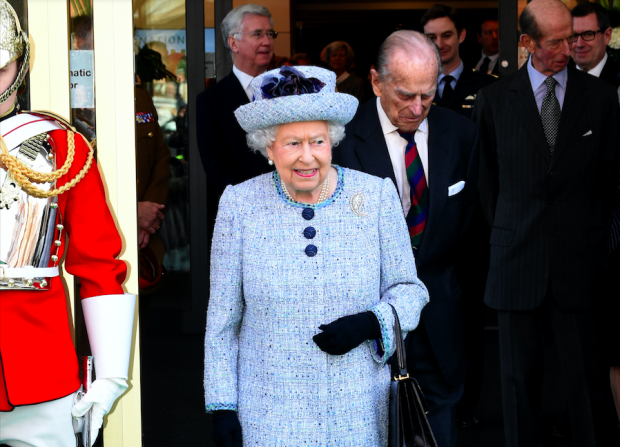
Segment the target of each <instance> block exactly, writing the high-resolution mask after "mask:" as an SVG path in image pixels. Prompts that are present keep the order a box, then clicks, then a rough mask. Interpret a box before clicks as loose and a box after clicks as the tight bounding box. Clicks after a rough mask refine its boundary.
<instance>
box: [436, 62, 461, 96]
mask: <svg viewBox="0 0 620 447" xmlns="http://www.w3.org/2000/svg"><path fill="white" fill-rule="evenodd" d="M464 69H465V66H464V65H463V60H461V63H460V64H459V66H458V67H456V70H454V71H453V72H452V73H448V74H443V73H441V74H440V75H439V79H437V92H438V93H439V97H440V98H443V88H444V87H445V85H446V84H445V82H441V80H442V79H443V78H445V77H446V76H452V77H453V78H454V80H453V81H451V82H450V85H451V86H452V90H454V89H455V88H456V83H457V82H459V78H460V77H461V74H462V73H463V70H464Z"/></svg>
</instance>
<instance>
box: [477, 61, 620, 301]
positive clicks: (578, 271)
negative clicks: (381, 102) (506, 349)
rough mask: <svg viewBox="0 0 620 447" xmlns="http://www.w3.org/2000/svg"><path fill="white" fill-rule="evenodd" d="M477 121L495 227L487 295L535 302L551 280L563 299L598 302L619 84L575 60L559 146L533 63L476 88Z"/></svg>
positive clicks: (484, 188) (486, 201)
mask: <svg viewBox="0 0 620 447" xmlns="http://www.w3.org/2000/svg"><path fill="white" fill-rule="evenodd" d="M474 121H475V122H476V123H477V124H478V125H479V126H480V135H481V140H480V195H481V201H482V207H483V209H484V211H485V215H486V218H487V220H488V221H489V223H490V225H491V226H492V232H491V239H490V243H491V267H490V270H489V276H488V280H487V287H486V293H485V302H486V303H487V304H488V305H489V306H490V307H492V308H494V309H499V310H505V311H525V310H532V309H535V308H537V307H538V306H539V305H540V304H541V302H542V300H543V298H544V297H545V295H546V292H547V288H548V286H550V287H551V289H552V292H553V297H554V299H555V300H556V302H557V304H558V306H560V307H561V308H563V309H565V310H568V311H581V310H588V309H590V308H592V306H593V304H594V301H595V299H596V298H597V294H596V287H597V285H598V284H599V283H600V278H601V276H600V275H601V273H602V271H603V268H604V265H605V260H606V231H605V230H606V225H607V219H608V216H609V210H610V206H611V197H612V194H613V192H614V190H615V187H616V184H617V183H616V182H617V180H618V159H619V156H618V155H619V154H618V151H619V149H620V146H619V140H618V122H620V111H619V108H618V95H617V93H616V89H615V88H613V87H612V86H611V85H609V84H607V83H605V82H603V81H601V80H599V79H597V78H595V77H594V76H590V75H588V74H585V73H583V72H581V71H579V70H577V69H576V68H573V67H569V68H568V81H567V87H566V95H565V98H564V104H563V107H562V115H561V119H560V124H559V130H558V137H557V142H556V148H555V150H554V152H553V155H551V152H550V151H549V148H548V145H547V140H546V138H545V133H544V130H543V126H542V122H541V119H540V114H539V112H538V108H537V106H536V101H535V99H534V93H533V92H532V87H531V84H530V80H529V76H528V72H527V66H526V65H524V66H523V67H522V68H521V69H520V70H519V71H517V72H516V73H515V74H514V75H511V76H509V77H507V78H505V79H502V80H500V81H499V82H497V83H495V84H493V85H491V86H489V87H486V88H484V89H482V90H481V91H480V92H479V93H478V96H477V98H476V106H475V108H474Z"/></svg>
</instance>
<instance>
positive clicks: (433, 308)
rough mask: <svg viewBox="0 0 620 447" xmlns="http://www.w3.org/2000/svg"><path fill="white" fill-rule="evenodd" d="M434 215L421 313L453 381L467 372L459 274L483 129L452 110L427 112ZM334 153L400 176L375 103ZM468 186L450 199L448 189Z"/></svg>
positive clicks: (422, 269)
mask: <svg viewBox="0 0 620 447" xmlns="http://www.w3.org/2000/svg"><path fill="white" fill-rule="evenodd" d="M428 125H429V141H428V152H429V154H428V165H429V167H428V169H429V175H428V178H429V213H428V220H427V222H426V227H425V230H424V236H423V238H422V242H421V245H420V249H419V250H418V251H417V253H416V266H417V270H418V277H419V278H420V280H422V282H423V283H424V284H425V285H426V287H427V288H428V290H429V293H430V297H431V299H430V302H429V303H428V304H427V305H426V306H425V307H424V309H423V311H422V319H423V320H424V323H425V327H426V330H427V332H428V335H429V338H430V341H431V344H432V346H433V351H434V352H435V355H436V356H437V360H438V362H439V365H440V367H441V370H442V372H443V374H444V376H445V378H446V380H448V382H449V383H452V384H456V383H458V382H460V381H462V380H463V379H464V377H465V373H466V360H465V352H464V345H463V329H462V318H461V315H460V312H461V293H460V288H459V283H458V280H457V278H456V275H455V273H454V266H455V263H456V259H457V254H458V253H456V252H457V250H456V248H457V246H458V245H459V243H460V241H461V239H462V237H463V234H464V232H465V229H466V227H467V224H468V222H469V220H470V218H471V215H472V212H473V209H474V203H475V199H476V194H477V188H476V182H477V175H478V172H477V171H478V129H477V127H476V126H475V125H474V124H473V123H472V122H471V121H469V120H467V119H464V118H463V117H461V116H459V115H458V114H456V113H454V112H453V111H451V110H447V109H445V108H442V107H436V106H432V107H431V110H430V112H429V114H428ZM346 134H347V136H346V137H345V139H344V141H343V142H342V143H341V144H340V145H339V146H338V147H336V148H334V151H333V157H334V162H335V163H336V164H339V165H341V166H345V167H348V168H352V169H357V170H359V171H362V172H366V173H368V174H372V175H376V176H378V177H381V178H387V177H389V178H391V179H392V181H393V182H394V184H395V185H396V177H395V175H394V170H393V168H392V161H391V159H390V155H389V152H388V148H387V144H386V142H385V137H384V135H383V131H382V129H381V124H380V122H379V115H378V112H377V106H376V100H371V101H369V102H367V103H366V104H364V105H362V106H361V107H360V108H359V109H358V111H357V114H356V116H355V118H353V121H351V122H350V123H349V124H348V126H347V128H346ZM460 181H464V182H465V187H464V189H463V190H462V191H461V192H459V193H457V194H454V195H452V196H448V187H450V186H452V185H454V184H456V183H458V182H460Z"/></svg>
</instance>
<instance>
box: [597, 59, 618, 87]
mask: <svg viewBox="0 0 620 447" xmlns="http://www.w3.org/2000/svg"><path fill="white" fill-rule="evenodd" d="M599 79H602V80H603V81H606V82H609V83H610V84H611V85H613V86H614V87H616V88H618V87H619V86H620V64H619V63H617V62H616V61H613V60H612V59H611V57H607V62H605V66H604V67H603V71H601V75H600V76H599Z"/></svg>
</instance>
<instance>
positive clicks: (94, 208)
mask: <svg viewBox="0 0 620 447" xmlns="http://www.w3.org/2000/svg"><path fill="white" fill-rule="evenodd" d="M51 136H52V140H53V141H54V145H55V147H56V152H57V154H58V155H57V157H58V159H57V162H58V165H59V166H60V165H61V164H62V163H64V157H65V156H66V154H67V132H65V131H64V130H58V131H54V132H52V134H51ZM74 141H75V158H74V160H73V163H72V165H71V168H70V169H69V172H68V175H65V176H63V177H61V178H60V179H58V182H57V184H58V185H57V186H58V187H60V186H62V185H64V184H65V183H66V182H67V181H68V180H69V179H72V178H74V177H75V176H77V175H78V173H79V171H80V170H81V169H82V167H83V166H84V165H85V163H86V158H87V155H88V151H89V149H88V146H87V145H86V143H85V142H84V140H83V138H82V137H81V136H79V135H78V134H75V140H74ZM61 200H62V201H66V202H65V206H64V216H63V224H64V227H65V229H66V232H67V236H68V240H67V239H65V241H66V243H67V245H66V249H65V253H66V258H65V268H66V269H67V271H68V272H69V273H71V274H72V275H74V276H77V277H78V278H79V279H80V282H81V290H80V296H81V298H82V299H85V298H90V297H93V296H101V295H117V294H123V293H124V291H123V288H122V286H121V285H122V283H123V281H124V280H125V276H126V274H127V266H126V264H125V262H124V261H121V260H118V259H117V257H118V255H119V254H120V252H121V250H122V247H123V245H122V241H121V237H120V235H119V232H118V230H117V228H116V223H115V222H114V219H113V218H112V214H111V212H110V209H109V208H108V203H107V201H106V194H105V189H104V186H103V182H102V181H101V176H100V174H99V169H98V167H97V163H96V162H95V161H94V160H93V164H92V165H91V167H90V169H89V170H88V172H87V173H86V175H85V176H84V178H83V179H82V180H81V181H80V182H79V183H78V184H77V185H75V186H74V187H73V188H72V189H70V190H69V191H67V192H65V193H64V194H62V195H60V196H59V201H61ZM61 209H63V208H62V207H61Z"/></svg>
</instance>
